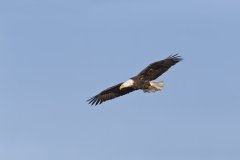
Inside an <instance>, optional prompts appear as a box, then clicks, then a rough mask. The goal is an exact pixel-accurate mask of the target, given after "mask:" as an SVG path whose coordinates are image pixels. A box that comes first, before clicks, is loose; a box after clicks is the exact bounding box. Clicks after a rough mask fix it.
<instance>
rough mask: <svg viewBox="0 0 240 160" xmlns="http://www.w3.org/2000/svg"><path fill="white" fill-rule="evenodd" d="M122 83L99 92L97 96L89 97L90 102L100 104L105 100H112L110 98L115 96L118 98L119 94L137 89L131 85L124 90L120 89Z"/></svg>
mask: <svg viewBox="0 0 240 160" xmlns="http://www.w3.org/2000/svg"><path fill="white" fill-rule="evenodd" d="M121 84H122V83H119V84H117V85H115V86H112V87H110V88H107V89H105V90H104V91H102V92H100V93H99V94H97V95H96V96H94V97H92V98H90V99H88V100H87V101H88V104H91V105H98V104H101V103H102V102H105V101H107V100H110V99H113V98H116V97H119V96H123V95H125V94H128V93H130V92H132V91H134V90H135V89H133V88H131V87H127V88H123V89H122V90H120V89H119V88H120V86H121Z"/></svg>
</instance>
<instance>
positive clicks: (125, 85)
mask: <svg viewBox="0 0 240 160" xmlns="http://www.w3.org/2000/svg"><path fill="white" fill-rule="evenodd" d="M133 84H134V81H133V80H132V79H129V80H127V81H126V82H124V83H123V84H122V85H121V86H120V87H119V89H120V90H122V89H123V88H127V87H131V86H133Z"/></svg>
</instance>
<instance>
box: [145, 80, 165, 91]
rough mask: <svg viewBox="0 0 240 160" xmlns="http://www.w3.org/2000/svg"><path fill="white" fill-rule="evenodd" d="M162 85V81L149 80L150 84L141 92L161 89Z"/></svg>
mask: <svg viewBox="0 0 240 160" xmlns="http://www.w3.org/2000/svg"><path fill="white" fill-rule="evenodd" d="M163 87H164V83H163V81H160V82H150V86H149V88H148V89H144V90H143V92H156V91H159V90H162V89H163Z"/></svg>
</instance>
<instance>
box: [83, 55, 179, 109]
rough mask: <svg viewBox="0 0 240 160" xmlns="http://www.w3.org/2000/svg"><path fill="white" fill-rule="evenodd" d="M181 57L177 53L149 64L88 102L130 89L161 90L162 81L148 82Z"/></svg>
mask: <svg viewBox="0 0 240 160" xmlns="http://www.w3.org/2000/svg"><path fill="white" fill-rule="evenodd" d="M181 60H182V58H181V57H180V56H178V55H177V54H175V55H172V56H169V57H167V58H166V59H164V60H160V61H157V62H154V63H151V64H149V65H148V66H147V67H146V68H145V69H143V70H142V71H141V72H140V73H139V74H138V75H137V76H134V77H132V78H130V80H128V81H126V82H124V83H119V84H117V85H115V86H112V87H109V88H107V89H105V90H104V91H102V92H100V93H99V94H97V95H96V96H94V97H92V98H90V99H88V100H87V101H88V103H89V104H91V105H98V104H101V103H102V102H105V101H107V100H110V99H113V98H116V97H119V96H123V95H125V94H128V93H130V92H132V91H135V90H138V89H142V90H143V91H144V92H155V91H158V90H161V89H162V87H163V83H162V82H150V81H152V80H154V79H156V78H158V77H159V76H161V75H162V74H163V73H164V72H166V71H167V70H168V69H169V68H170V67H172V66H173V65H175V64H176V63H178V62H179V61H181Z"/></svg>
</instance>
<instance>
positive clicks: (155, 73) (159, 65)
mask: <svg viewBox="0 0 240 160" xmlns="http://www.w3.org/2000/svg"><path fill="white" fill-rule="evenodd" d="M181 60H182V58H181V57H180V56H178V55H177V54H175V55H171V56H169V57H168V58H166V59H164V60H161V61H157V62H154V63H152V64H150V65H148V66H147V67H146V68H145V69H144V70H142V71H141V72H140V73H139V74H138V75H137V77H139V78H140V79H144V80H149V81H151V80H154V79H156V78H158V77H159V76H160V75H162V74H163V73H164V72H166V71H167V70H168V69H169V68H170V67H172V66H173V65H175V64H176V63H178V62H179V61H181Z"/></svg>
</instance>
